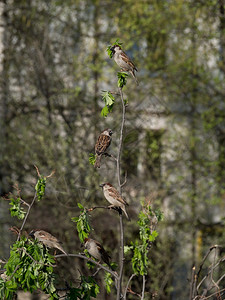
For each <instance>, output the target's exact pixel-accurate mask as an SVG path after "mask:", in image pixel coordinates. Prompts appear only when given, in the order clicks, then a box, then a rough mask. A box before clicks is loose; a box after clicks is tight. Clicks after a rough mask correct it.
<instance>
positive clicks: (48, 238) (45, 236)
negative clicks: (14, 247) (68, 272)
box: [29, 230, 67, 255]
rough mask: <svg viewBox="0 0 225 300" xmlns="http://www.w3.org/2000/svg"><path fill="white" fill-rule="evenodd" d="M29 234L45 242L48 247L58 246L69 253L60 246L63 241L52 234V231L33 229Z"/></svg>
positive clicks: (57, 247)
mask: <svg viewBox="0 0 225 300" xmlns="http://www.w3.org/2000/svg"><path fill="white" fill-rule="evenodd" d="M29 236H31V237H32V238H35V239H37V240H38V241H39V242H41V243H43V244H44V245H45V246H46V247H48V248H56V249H59V250H60V251H61V252H63V253H64V254H66V255H67V253H66V251H65V250H63V248H62V247H61V246H60V244H61V242H60V241H59V240H58V239H57V238H56V237H54V236H53V235H51V234H50V233H48V232H46V231H44V230H32V231H31V232H30V233H29Z"/></svg>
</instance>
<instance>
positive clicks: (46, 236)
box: [38, 230, 59, 243]
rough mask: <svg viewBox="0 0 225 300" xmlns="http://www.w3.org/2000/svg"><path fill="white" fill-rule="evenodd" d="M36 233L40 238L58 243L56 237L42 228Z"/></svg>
mask: <svg viewBox="0 0 225 300" xmlns="http://www.w3.org/2000/svg"><path fill="white" fill-rule="evenodd" d="M38 235H39V237H40V238H42V239H45V240H48V241H51V242H54V243H59V241H58V239H57V238H56V237H54V236H53V235H51V234H50V233H48V232H46V231H44V230H40V231H38Z"/></svg>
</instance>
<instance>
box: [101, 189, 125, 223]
mask: <svg viewBox="0 0 225 300" xmlns="http://www.w3.org/2000/svg"><path fill="white" fill-rule="evenodd" d="M100 187H102V189H103V193H104V196H105V198H106V200H108V201H109V203H111V204H112V206H116V207H120V208H121V209H122V211H123V212H124V213H125V215H126V217H127V219H128V220H129V221H130V218H129V216H128V214H127V212H126V208H125V206H126V205H128V203H127V202H126V201H125V199H124V198H123V197H122V196H121V195H120V193H119V192H118V191H117V190H116V189H115V188H114V187H113V186H112V185H111V184H110V183H103V184H100Z"/></svg>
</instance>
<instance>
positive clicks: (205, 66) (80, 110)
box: [0, 0, 225, 300]
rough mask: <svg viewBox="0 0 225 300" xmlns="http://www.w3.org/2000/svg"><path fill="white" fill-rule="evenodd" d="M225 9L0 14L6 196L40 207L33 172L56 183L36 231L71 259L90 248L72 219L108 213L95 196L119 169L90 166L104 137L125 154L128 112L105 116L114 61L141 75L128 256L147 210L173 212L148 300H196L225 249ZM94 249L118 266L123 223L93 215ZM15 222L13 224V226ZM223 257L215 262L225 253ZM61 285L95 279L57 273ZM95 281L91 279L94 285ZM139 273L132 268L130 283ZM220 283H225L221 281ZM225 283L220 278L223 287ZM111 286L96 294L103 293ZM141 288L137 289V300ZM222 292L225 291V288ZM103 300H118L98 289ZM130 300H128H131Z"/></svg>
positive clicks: (57, 9) (156, 255) (217, 4)
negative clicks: (201, 270)
mask: <svg viewBox="0 0 225 300" xmlns="http://www.w3.org/2000/svg"><path fill="white" fill-rule="evenodd" d="M224 2H225V1H224V0H204V1H195V0H172V1H164V0H141V1H136V0H121V1H113V0H104V1H103V0H82V1H80V0H67V1H62V0H58V1H49V0H44V1H43V0H35V1H34V0H31V1H25V0H2V1H1V3H0V4H1V6H0V7H1V14H2V17H1V24H0V26H1V28H0V29H1V64H0V71H1V79H0V93H1V97H0V140H1V147H0V163H1V169H0V192H1V195H2V196H4V195H6V194H8V193H9V192H13V186H14V185H15V184H18V186H19V188H20V189H21V196H22V198H23V199H25V200H26V201H28V202H29V201H31V200H32V197H33V191H34V185H35V182H36V170H35V168H34V165H37V166H38V168H39V170H40V172H41V174H43V175H47V174H49V173H50V172H51V171H52V170H55V175H54V177H52V178H51V179H50V180H49V182H48V185H47V188H46V193H47V196H46V197H45V199H44V201H42V202H40V203H38V204H35V206H34V208H33V209H32V211H31V215H30V216H29V218H28V223H27V225H26V230H27V231H29V230H31V229H32V228H41V229H44V230H47V231H49V232H51V233H52V234H54V235H55V236H57V237H58V238H59V239H60V240H61V241H62V242H63V243H64V248H65V249H66V250H67V251H68V252H70V253H78V252H79V251H82V250H81V249H80V242H79V240H78V236H77V233H76V230H75V226H74V224H73V223H72V222H71V217H75V216H77V214H78V213H79V208H78V207H77V203H78V202H80V203H82V205H84V206H85V207H91V206H94V205H106V203H105V200H104V198H103V195H102V192H101V190H100V188H99V184H100V183H102V182H106V181H109V182H111V183H112V184H115V185H116V184H117V181H116V166H115V162H114V161H113V160H112V159H110V158H107V159H106V158H104V159H103V163H102V167H101V169H100V170H95V169H94V168H93V166H92V165H90V164H89V161H88V157H89V153H91V152H93V151H94V145H95V141H96V139H97V137H98V134H99V133H100V132H101V131H102V130H103V129H105V128H107V127H108V128H111V129H112V130H113V131H114V135H113V142H112V145H111V149H110V153H112V154H114V155H115V154H116V151H117V145H118V137H119V131H120V122H121V114H120V111H121V107H120V102H119V101H118V99H117V100H116V102H115V104H114V107H113V111H112V113H110V114H109V115H108V117H107V118H106V119H105V118H103V117H102V116H101V115H100V112H101V109H102V107H103V106H104V103H103V101H102V99H101V93H102V91H104V90H110V91H112V92H117V90H116V83H117V76H116V72H117V71H119V70H118V67H117V66H116V65H115V63H114V62H113V60H110V59H109V58H108V55H107V52H106V48H107V46H108V45H109V44H111V43H113V42H115V40H116V39H119V40H120V42H122V43H123V45H122V46H123V48H124V49H125V50H126V52H127V54H128V55H129V56H130V57H132V59H133V60H134V62H135V64H136V66H137V68H138V70H139V72H138V79H139V82H140V85H139V86H138V87H137V86H136V85H135V82H134V81H133V79H132V78H131V77H129V78H128V83H127V86H126V88H125V89H124V94H125V98H126V99H127V100H128V108H127V116H126V133H125V136H124V147H123V155H122V159H123V162H122V167H123V174H124V176H126V174H127V183H126V185H125V186H124V189H123V191H124V195H125V196H126V199H127V201H128V202H129V204H130V208H129V213H130V215H131V218H132V222H131V223H130V224H129V225H128V224H127V223H126V224H125V234H126V238H125V242H126V243H127V244H128V243H129V242H130V241H132V240H135V238H136V237H137V235H138V232H137V230H138V227H137V216H138V213H139V210H140V201H141V200H144V201H146V202H148V203H151V204H152V205H153V206H154V207H155V208H160V209H161V210H162V211H163V212H164V215H165V216H164V221H163V222H162V223H161V224H160V227H159V228H158V230H159V237H158V240H157V242H156V243H155V245H154V246H153V247H152V249H151V266H150V269H149V277H148V278H147V285H146V291H147V295H149V299H150V298H152V299H161V300H169V299H187V297H188V294H189V283H188V279H190V276H191V275H190V272H191V267H192V266H193V265H194V264H198V263H199V262H200V261H201V260H202V257H203V256H204V254H205V252H206V251H207V249H208V248H209V247H210V246H211V245H213V244H215V243H216V244H223V245H224V232H225V231H224V226H225V212H224V206H225V202H224V200H225V123H224V117H225V101H224V97H225V92H224V91H225V89H224V87H225V86H224V76H225V3H224ZM8 204H9V203H7V202H6V201H4V200H2V201H1V202H0V206H1V211H0V232H1V247H0V257H3V258H7V257H8V255H9V245H10V243H11V242H12V241H14V240H15V237H13V236H12V235H11V233H10V232H9V231H8V228H9V227H10V226H11V225H16V221H15V220H13V219H11V218H10V217H9V212H8V210H9V205H8ZM91 216H92V217H91V222H92V227H93V228H94V232H93V237H94V238H96V239H97V240H99V241H100V242H101V243H102V244H103V245H104V248H105V249H107V250H108V251H109V253H110V255H111V256H112V258H113V260H114V261H116V260H117V256H118V247H119V246H115V245H118V232H119V231H118V228H119V227H118V226H119V225H118V218H117V215H116V214H114V213H113V212H111V211H100V210H99V211H96V210H95V211H94V212H93V213H92V214H91ZM13 222H14V223H13ZM224 251H225V248H221V250H220V252H221V253H218V255H220V254H222V253H224ZM58 263H59V265H60V268H58V270H59V271H58V272H59V282H60V281H61V283H62V282H64V281H65V280H66V281H68V282H70V281H73V280H76V278H77V277H78V276H79V271H78V270H86V269H85V268H84V265H85V263H84V262H83V261H81V260H77V259H76V260H75V259H74V261H72V260H71V259H61V260H60V261H59V262H58ZM85 272H86V273H88V270H86V271H85ZM130 272H131V266H130V264H125V279H124V282H127V277H126V276H127V275H128V274H129V273H130ZM221 272H222V271H221ZM218 276H219V274H218ZM102 280H103V279H102V278H101V275H98V276H97V281H98V282H101V281H102ZM140 286H141V278H140V280H139V278H134V279H133V284H132V288H133V289H134V290H136V291H137V292H140ZM224 286H225V283H224ZM99 297H102V298H99V299H114V296H113V295H107V294H106V292H105V290H104V288H103V287H102V288H101V296H99ZM129 297H130V298H129V299H132V297H131V296H129Z"/></svg>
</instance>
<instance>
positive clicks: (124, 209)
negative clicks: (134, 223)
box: [121, 206, 130, 221]
mask: <svg viewBox="0 0 225 300" xmlns="http://www.w3.org/2000/svg"><path fill="white" fill-rule="evenodd" d="M121 208H122V207H121ZM122 210H123V212H124V214H125V216H126V217H127V220H128V221H130V217H129V216H128V213H127V212H126V208H125V206H124V207H123V208H122Z"/></svg>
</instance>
